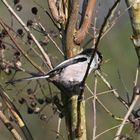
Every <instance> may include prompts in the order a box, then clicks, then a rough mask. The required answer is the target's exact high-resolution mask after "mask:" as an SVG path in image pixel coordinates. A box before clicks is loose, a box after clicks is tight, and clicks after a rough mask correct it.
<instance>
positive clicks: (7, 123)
mask: <svg viewBox="0 0 140 140" xmlns="http://www.w3.org/2000/svg"><path fill="white" fill-rule="evenodd" d="M0 120H1V121H2V122H3V123H4V125H5V126H6V127H7V129H8V130H9V131H10V132H11V134H12V135H13V136H14V138H15V139H16V140H23V138H22V137H21V136H20V135H19V133H18V132H17V130H16V129H15V128H14V127H13V125H12V124H11V123H10V121H9V120H8V119H7V117H6V116H5V115H4V113H3V112H2V111H1V110H0Z"/></svg>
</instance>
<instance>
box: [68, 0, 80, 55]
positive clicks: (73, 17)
mask: <svg viewBox="0 0 140 140" xmlns="http://www.w3.org/2000/svg"><path fill="white" fill-rule="evenodd" d="M78 11H79V0H74V1H73V2H72V5H71V11H70V12H69V13H70V18H69V19H68V25H67V32H66V49H67V56H68V57H71V56H73V55H75V54H77V53H78V52H79V50H80V46H79V45H76V44H75V43H74V35H75V32H76V23H77V18H78Z"/></svg>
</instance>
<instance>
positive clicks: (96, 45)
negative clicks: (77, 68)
mask: <svg viewBox="0 0 140 140" xmlns="http://www.w3.org/2000/svg"><path fill="white" fill-rule="evenodd" d="M119 2H120V0H116V2H115V3H114V4H113V6H112V7H111V9H110V10H109V12H108V14H107V16H106V17H105V19H104V22H103V24H102V26H101V29H100V32H99V35H98V38H97V40H96V42H95V48H94V50H93V53H92V55H91V59H90V62H89V63H88V67H87V70H86V73H85V76H84V78H83V81H82V85H84V84H85V81H86V78H87V76H88V72H89V69H90V65H91V63H92V60H93V59H94V56H95V53H96V52H97V50H98V46H99V42H100V40H101V37H102V34H103V32H104V29H105V26H106V24H107V23H108V19H109V18H110V16H111V14H112V11H114V9H115V8H116V6H117V5H118V3H119Z"/></svg>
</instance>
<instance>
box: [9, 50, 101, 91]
mask: <svg viewBox="0 0 140 140" xmlns="http://www.w3.org/2000/svg"><path fill="white" fill-rule="evenodd" d="M94 50H95V49H94V48H88V49H85V50H83V51H82V52H81V53H79V54H77V55H76V56H74V57H71V58H69V59H67V60H65V61H63V62H62V63H60V64H59V65H57V66H56V67H55V68H54V69H53V70H51V71H49V72H48V73H47V74H45V75H34V76H32V77H26V78H22V79H17V80H12V81H9V82H8V83H16V82H21V81H28V80H39V79H48V80H49V81H51V82H52V83H54V84H55V85H56V86H57V87H58V88H59V89H64V88H67V87H68V88H71V87H73V86H74V85H77V84H80V83H81V82H82V81H83V78H84V76H85V73H86V71H87V67H88V64H89V62H90V59H91V56H92V54H93V51H94ZM101 61H102V55H101V53H100V52H99V51H97V52H95V54H94V58H93V60H92V62H91V65H90V68H89V71H88V74H89V73H90V72H91V71H92V70H94V71H95V70H96V69H98V68H99V67H100V63H101Z"/></svg>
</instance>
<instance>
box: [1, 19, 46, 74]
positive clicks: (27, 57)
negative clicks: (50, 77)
mask: <svg viewBox="0 0 140 140" xmlns="http://www.w3.org/2000/svg"><path fill="white" fill-rule="evenodd" d="M0 24H1V25H2V27H3V28H4V29H5V30H6V32H7V34H8V36H9V37H10V39H11V40H12V42H13V43H14V44H15V46H16V47H17V48H18V50H20V52H21V53H22V54H23V55H24V57H25V58H26V59H27V60H28V61H29V62H30V63H31V64H32V65H33V66H34V67H35V68H36V69H37V70H39V71H40V72H42V73H45V72H44V71H43V70H42V69H41V67H39V66H38V65H37V64H36V63H35V62H34V61H32V59H30V57H29V56H28V55H27V53H26V52H25V51H24V50H23V49H22V48H21V47H20V45H19V44H18V43H17V42H16V41H15V39H14V37H13V36H12V35H11V33H10V31H9V30H8V29H7V28H6V27H5V25H4V22H3V21H2V20H1V19H0Z"/></svg>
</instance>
